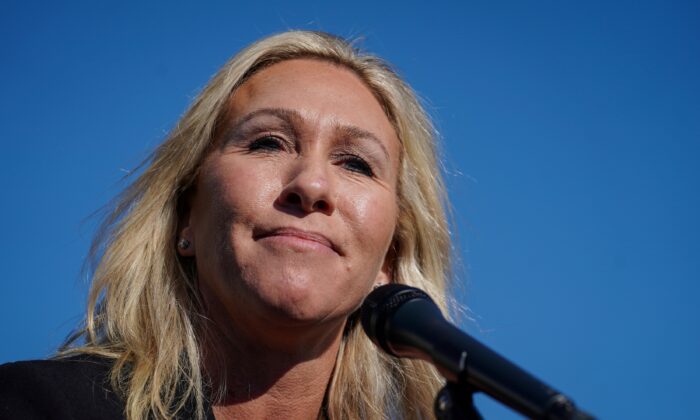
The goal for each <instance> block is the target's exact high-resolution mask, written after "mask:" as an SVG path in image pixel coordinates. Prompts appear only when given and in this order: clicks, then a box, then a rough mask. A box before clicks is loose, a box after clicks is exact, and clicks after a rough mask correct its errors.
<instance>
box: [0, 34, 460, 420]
mask: <svg viewBox="0 0 700 420" xmlns="http://www.w3.org/2000/svg"><path fill="white" fill-rule="evenodd" d="M434 148H435V138H434V131H433V129H432V126H431V124H430V121H429V119H428V118H427V117H426V114H425V112H424V111H423V110H422V109H421V107H420V105H419V103H418V102H417V100H416V97H415V94H414V93H413V92H412V90H411V89H410V88H409V87H408V86H407V85H406V84H405V83H404V82H403V81H402V80H401V79H400V78H399V77H398V76H397V75H396V74H395V73H394V72H393V71H392V70H391V69H390V68H389V67H388V66H387V65H386V64H385V63H384V62H383V61H381V60H380V59H378V58H376V57H373V56H370V55H367V54H364V53H361V52H359V51H357V50H356V49H354V48H353V47H352V46H351V45H350V44H348V43H347V42H346V41H344V40H342V39H339V38H337V37H334V36H332V35H328V34H324V33H318V32H302V31H294V32H287V33H283V34H280V35H275V36H272V37H269V38H266V39H263V40H261V41H259V42H256V43H255V44H253V45H251V46H250V47H248V48H247V49H245V50H243V51H242V52H240V53H239V54H238V55H236V56H235V57H234V58H233V59H232V60H231V61H230V62H228V63H227V64H226V65H225V66H224V67H223V68H222V69H221V70H220V71H219V73H218V74H217V75H216V76H215V77H214V78H213V79H212V81H211V82H210V83H209V85H208V86H207V87H206V88H205V89H204V91H203V92H202V93H201V94H200V95H199V97H198V98H197V99H196V100H195V102H194V103H193V105H192V106H191V108H190V109H189V110H188V111H187V113H186V114H185V115H184V116H183V117H182V119H181V120H180V122H179V123H178V124H177V125H176V127H175V128H174V130H173V132H172V133H171V134H170V136H169V137H168V139H167V140H166V141H165V142H164V143H163V144H162V145H161V146H160V147H159V148H158V149H157V150H156V151H155V152H154V154H153V156H152V158H151V160H150V163H149V164H148V166H147V167H146V168H145V170H144V172H143V174H142V175H141V176H140V177H139V178H138V179H137V180H136V181H135V182H134V183H133V184H132V185H131V186H130V187H129V188H128V189H127V190H126V191H125V192H124V193H123V195H122V196H121V197H120V198H119V200H118V202H117V204H116V206H115V210H114V212H113V213H112V214H111V216H110V217H109V219H108V220H107V221H106V222H105V225H104V228H103V230H102V233H101V234H100V235H99V236H98V238H97V239H96V241H95V245H94V248H93V249H94V252H95V255H97V257H96V261H97V266H96V269H95V271H94V274H93V284H92V288H91V292H90V298H89V302H88V311H87V316H86V321H85V326H84V328H83V329H82V330H81V331H80V332H79V333H77V334H76V336H75V337H73V339H71V340H70V341H69V343H68V344H67V345H66V346H65V347H64V349H63V350H62V351H61V353H60V354H59V358H58V359H57V360H56V361H51V362H43V363H44V364H42V365H41V368H40V369H39V371H41V370H42V369H43V370H44V371H46V370H51V369H54V371H55V370H56V369H59V370H60V372H61V373H60V375H68V376H70V378H69V380H71V381H73V379H74V378H75V377H76V376H78V377H80V378H83V379H84V378H85V377H86V376H87V377H89V378H90V379H89V382H90V383H91V384H92V386H93V389H94V388H95V387H94V385H95V384H100V383H102V381H101V379H100V376H99V375H101V374H102V375H105V377H108V378H109V385H108V386H106V387H105V393H107V394H109V395H108V396H107V397H105V396H104V395H102V397H100V396H95V395H96V394H99V392H98V393H95V392H93V393H92V394H91V397H88V398H89V399H91V400H94V399H97V400H99V398H104V399H105V401H106V402H105V403H104V404H102V405H109V406H110V407H112V408H113V409H114V411H113V412H121V413H123V414H124V415H126V417H127V418H130V419H140V418H146V417H148V416H153V417H156V418H171V417H178V416H179V417H181V418H185V417H196V418H205V417H209V418H211V417H212V416H213V417H215V418H217V419H225V418H269V417H272V416H279V417H281V418H313V417H328V418H334V419H342V418H364V419H382V418H388V417H393V418H396V417H398V418H428V417H432V404H433V399H434V396H435V393H436V391H437V389H438V387H439V386H440V382H441V379H440V377H439V375H438V374H437V373H436V372H435V370H434V369H433V368H432V367H431V366H429V365H426V364H425V363H423V362H420V361H412V360H395V359H392V358H390V357H388V356H385V355H384V354H382V353H380V352H379V351H378V350H377V349H376V348H375V347H374V345H373V344H372V343H371V342H370V341H369V339H367V338H366V337H365V335H364V333H363V332H362V331H361V328H360V326H359V325H358V323H357V322H356V318H357V316H356V311H357V309H358V307H359V306H360V304H361V303H362V300H363V298H364V296H366V295H367V294H368V293H369V292H370V291H371V290H372V288H373V287H376V286H378V285H381V284H386V283H389V282H396V283H403V284H409V285H412V286H416V287H420V288H422V289H425V290H426V291H428V293H429V294H431V295H432V296H433V297H434V298H435V299H436V301H438V303H439V304H440V305H442V306H443V308H444V306H445V279H446V276H447V270H448V268H449V238H448V229H447V224H446V221H445V216H444V209H443V191H444V189H443V185H442V181H441V178H440V175H439V170H438V166H437V162H436V158H435V150H434ZM30 363H31V362H30ZM32 366H33V367H32V369H34V368H36V365H32ZM56 366H59V367H56ZM65 366H71V367H70V368H65ZM86 366H88V368H86ZM89 366H100V369H102V370H101V371H99V372H102V373H89V374H88V373H85V372H84V370H85V369H89ZM24 368H25V371H24V372H23V375H25V377H26V376H27V375H26V373H27V370H31V369H30V368H28V367H27V366H26V365H25V366H24ZM16 369H20V367H16ZM81 369H83V370H81ZM34 370H36V369H34ZM6 371H7V368H6ZM77 371H80V372H82V373H81V374H80V375H77V374H72V373H70V372H77ZM16 372H17V371H16V370H15V374H14V375H15V376H21V375H19V374H17V373H16ZM91 372H92V371H91ZM107 372H108V373H107ZM6 374H7V373H6ZM57 375H58V374H57ZM60 375H59V376H60ZM90 375H93V376H90ZM94 375H97V376H94ZM29 376H31V375H29ZM37 376H43V377H46V376H47V375H45V374H44V375H37ZM48 376H51V375H48ZM75 380H76V381H79V379H75ZM110 386H111V390H110ZM25 388H27V389H33V388H32V386H31V385H27V386H26V387H25ZM99 389H100V390H102V388H99ZM103 394H104V393H103ZM76 399H78V398H77V397H76ZM7 400H8V401H9V399H7ZM20 400H21V396H16V395H15V396H14V397H13V399H12V401H13V404H15V403H16V404H18V405H21V402H17V401H20ZM76 404H78V403H76ZM80 404H83V405H85V404H86V403H84V402H80ZM91 404H92V405H98V406H99V405H100V404H96V403H94V401H93V402H92V403H91ZM18 405H16V406H18ZM88 405H89V404H88ZM93 408H94V407H93ZM87 409H88V410H89V409H91V408H87ZM97 409H99V408H97Z"/></svg>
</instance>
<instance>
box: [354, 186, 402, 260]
mask: <svg viewBox="0 0 700 420" xmlns="http://www.w3.org/2000/svg"><path fill="white" fill-rule="evenodd" d="M348 206H349V208H350V209H351V210H352V226H353V230H354V231H355V233H356V235H357V236H358V239H359V242H361V243H362V245H363V246H365V247H366V249H367V251H370V250H371V252H372V253H375V254H377V255H379V256H380V257H381V259H382V260H383V257H384V252H385V251H386V249H387V248H388V247H389V244H390V243H391V239H392V237H393V235H394V228H395V226H396V220H397V217H398V207H397V203H396V199H395V196H394V194H392V193H390V192H385V193H383V194H376V195H370V196H360V197H355V198H348Z"/></svg>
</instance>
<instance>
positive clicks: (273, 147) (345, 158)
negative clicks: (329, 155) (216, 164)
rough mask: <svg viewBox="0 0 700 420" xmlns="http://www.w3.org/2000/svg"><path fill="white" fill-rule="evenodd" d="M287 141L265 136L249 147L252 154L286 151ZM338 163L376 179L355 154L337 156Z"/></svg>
mask: <svg viewBox="0 0 700 420" xmlns="http://www.w3.org/2000/svg"><path fill="white" fill-rule="evenodd" d="M286 149H287V147H286V144H285V141H284V140H282V139H280V138H279V137H276V136H273V135H270V134H268V135H265V136H262V137H259V138H257V139H255V140H253V141H252V142H251V143H250V144H249V145H248V151H250V152H261V153H265V152H275V151H279V150H286ZM336 159H337V162H338V163H340V164H341V165H342V166H343V167H345V168H346V169H347V170H349V171H351V172H355V173H358V174H361V175H365V176H368V177H370V178H374V171H373V170H372V166H371V165H370V164H369V163H367V161H366V160H365V159H363V158H362V157H361V156H358V155H356V154H353V153H342V154H339V155H337V158H336Z"/></svg>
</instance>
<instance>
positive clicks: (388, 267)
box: [372, 249, 395, 288]
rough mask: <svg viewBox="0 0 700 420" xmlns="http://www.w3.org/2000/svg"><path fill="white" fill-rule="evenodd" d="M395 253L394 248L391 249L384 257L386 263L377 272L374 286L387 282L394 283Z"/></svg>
mask: <svg viewBox="0 0 700 420" xmlns="http://www.w3.org/2000/svg"><path fill="white" fill-rule="evenodd" d="M394 261H395V259H394V253H393V250H392V249H389V252H387V254H386V257H384V263H383V264H382V268H381V270H379V273H377V277H376V278H375V279H374V284H373V285H372V287H373V288H377V287H379V286H384V285H385V284H389V283H392V282H393V280H394Z"/></svg>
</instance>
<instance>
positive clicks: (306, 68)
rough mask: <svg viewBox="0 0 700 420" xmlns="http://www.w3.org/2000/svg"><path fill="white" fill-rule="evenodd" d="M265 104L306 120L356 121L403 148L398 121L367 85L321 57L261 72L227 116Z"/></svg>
mask: <svg viewBox="0 0 700 420" xmlns="http://www.w3.org/2000/svg"><path fill="white" fill-rule="evenodd" d="M264 108H285V109H290V110H294V111H296V112H297V113H298V114H300V115H301V116H302V117H303V118H304V120H305V121H307V122H309V123H312V124H316V125H318V126H323V125H324V124H330V123H334V124H341V125H352V126H356V127H359V128H361V129H363V130H367V131H370V132H372V133H374V134H375V135H376V136H377V137H378V138H380V139H382V140H383V141H384V142H386V145H387V146H388V147H390V148H392V149H396V153H397V154H398V151H399V149H400V145H399V140H398V137H397V135H396V131H395V130H394V127H393V125H392V124H391V122H390V121H389V119H388V118H387V116H386V114H385V112H384V110H383V108H382V106H381V105H380V103H379V101H378V100H377V99H376V98H375V96H374V94H373V93H372V91H371V90H370V89H369V88H368V87H367V85H366V84H365V83H364V82H363V81H362V80H361V79H360V78H359V77H358V76H357V75H356V74H355V73H354V72H353V71H351V70H349V69H347V68H345V67H343V66H341V65H337V64H335V63H331V62H327V61H323V60H319V59H294V60H287V61H282V62H280V63H276V64H273V65H272V66H270V67H267V68H265V69H263V70H260V71H259V72H257V73H255V74H254V75H253V76H252V77H250V78H249V79H248V80H247V81H245V82H244V83H243V84H242V85H241V86H240V87H239V88H238V89H236V91H235V92H234V94H233V95H232V96H231V98H230V100H229V103H228V109H227V120H228V121H230V122H233V121H236V120H237V119H239V118H242V117H244V116H245V115H247V114H249V113H251V112H254V111H256V110H259V109H264Z"/></svg>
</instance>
